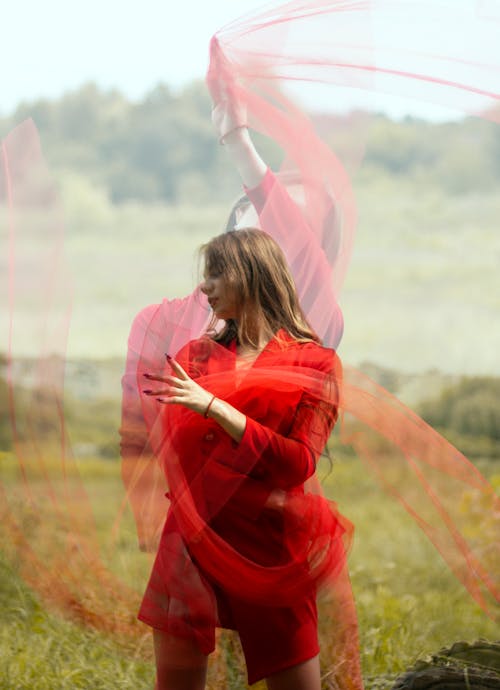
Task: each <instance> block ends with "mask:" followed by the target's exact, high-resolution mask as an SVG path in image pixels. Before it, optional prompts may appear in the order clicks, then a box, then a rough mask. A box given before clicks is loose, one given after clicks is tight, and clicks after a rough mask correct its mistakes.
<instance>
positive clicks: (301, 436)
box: [234, 349, 341, 490]
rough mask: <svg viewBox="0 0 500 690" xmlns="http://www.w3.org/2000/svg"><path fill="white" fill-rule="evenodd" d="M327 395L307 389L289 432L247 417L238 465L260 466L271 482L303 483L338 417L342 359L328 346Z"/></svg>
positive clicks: (238, 449)
mask: <svg viewBox="0 0 500 690" xmlns="http://www.w3.org/2000/svg"><path fill="white" fill-rule="evenodd" d="M324 353H325V358H324V360H323V362H322V369H323V371H322V373H323V375H324V380H323V389H324V391H323V395H322V396H321V397H319V396H316V395H312V394H311V393H308V392H303V394H302V396H301V399H300V402H299V404H298V405H297V408H296V412H295V416H294V420H293V423H292V425H291V428H290V430H289V432H288V433H285V434H283V433H278V432H277V431H276V430H274V429H271V428H270V427H268V426H266V425H265V424H263V423H260V422H257V421H256V420H255V419H252V418H250V417H247V421H246V427H245V431H244V434H243V437H242V439H241V441H240V442H239V444H237V446H236V448H235V456H234V467H235V468H236V469H237V470H238V471H240V472H245V471H250V470H252V469H253V468H258V469H259V470H260V471H261V473H262V474H263V476H265V477H266V478H267V479H268V481H269V482H270V484H271V485H272V486H274V487H276V488H279V489H284V490H289V489H292V488H294V487H297V486H300V485H301V484H303V483H304V482H305V481H306V480H307V479H308V478H309V477H310V476H311V475H312V474H314V472H315V470H316V463H317V461H318V459H319V457H320V455H321V453H322V452H323V450H324V448H325V445H326V443H327V441H328V438H329V436H330V434H331V432H332V429H333V427H334V425H335V422H336V420H337V417H338V401H339V382H340V376H341V372H340V361H339V359H338V358H337V356H336V354H335V352H334V351H333V350H327V349H324Z"/></svg>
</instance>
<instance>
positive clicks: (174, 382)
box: [143, 372, 189, 388]
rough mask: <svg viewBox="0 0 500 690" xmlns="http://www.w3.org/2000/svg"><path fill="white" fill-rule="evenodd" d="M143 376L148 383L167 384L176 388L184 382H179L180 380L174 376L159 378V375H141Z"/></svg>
mask: <svg viewBox="0 0 500 690" xmlns="http://www.w3.org/2000/svg"><path fill="white" fill-rule="evenodd" d="M184 373H185V372H184ZM143 376H144V378H146V379H148V381H159V382H160V383H168V384H170V385H171V386H176V387H177V388H179V387H180V386H182V382H183V380H185V379H183V380H181V379H180V378H177V377H175V376H160V375H159V374H143ZM186 376H187V374H186ZM188 378H189V377H188Z"/></svg>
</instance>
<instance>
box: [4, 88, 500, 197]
mask: <svg viewBox="0 0 500 690" xmlns="http://www.w3.org/2000/svg"><path fill="white" fill-rule="evenodd" d="M210 110H211V103H210V99H209V96H208V93H207V90H206V88H205V85H204V83H203V82H201V81H199V82H198V81H197V82H193V83H191V84H189V85H188V86H186V87H185V88H184V89H183V90H181V91H179V92H173V91H172V90H171V89H170V88H169V87H168V86H167V85H165V84H158V85H157V86H156V87H155V88H154V89H153V90H151V91H150V92H149V93H147V94H146V95H145V96H144V98H143V99H142V100H140V101H139V102H131V101H130V100H128V99H127V98H126V97H125V96H124V95H123V94H121V93H120V92H119V91H117V90H111V91H104V90H101V89H99V88H98V87H97V86H96V85H95V84H92V83H90V84H86V85H83V86H82V87H81V88H79V89H78V90H76V91H73V92H69V93H66V94H64V95H63V96H62V97H61V98H59V99H55V100H48V99H41V100H37V101H34V102H31V103H22V104H20V105H19V106H18V107H17V109H16V110H15V112H14V113H12V114H11V115H9V116H5V117H3V118H0V135H1V136H2V137H3V136H4V135H5V134H6V133H7V132H8V131H9V130H10V129H12V127H13V126H15V124H17V123H19V122H21V121H22V120H23V119H25V118H27V117H33V119H34V121H35V123H36V125H37V127H38V129H39V131H40V134H41V138H42V143H43V147H44V150H45V152H46V155H47V157H48V161H49V165H50V167H51V168H52V169H53V170H55V171H64V170H72V171H77V172H78V174H80V175H82V176H84V177H87V178H89V179H90V180H91V181H92V183H93V184H94V185H95V186H97V187H99V188H103V189H105V190H106V192H107V194H108V195H109V198H110V200H111V201H112V202H113V203H121V202H124V201H127V200H132V199H134V200H139V201H142V202H145V203H148V202H159V201H162V202H167V203H179V202H183V203H189V202H192V203H200V202H207V201H221V200H227V197H228V188H229V189H230V190H231V192H234V193H237V190H238V189H239V188H238V185H237V180H235V176H234V174H233V171H232V170H231V167H230V166H228V165H227V161H226V159H225V156H224V154H223V152H222V151H221V147H219V146H217V145H216V138H215V135H214V132H213V130H212V125H211V122H210ZM359 115H360V117H358V118H357V117H356V113H354V114H353V113H351V114H349V115H346V116H344V117H341V116H338V115H337V116H334V115H325V114H323V115H316V116H315V117H314V119H315V120H316V124H317V126H318V129H320V130H321V132H322V134H323V135H324V136H325V138H326V139H327V141H328V142H329V143H330V144H331V145H332V146H333V148H334V150H335V151H337V152H339V154H340V157H341V159H342V154H343V153H345V152H347V154H348V152H349V150H350V149H351V148H352V147H353V146H354V147H355V146H356V145H357V141H358V139H359V133H360V130H359V126H361V128H362V138H365V137H366V152H365V157H364V167H365V168H366V169H368V170H369V171H371V173H372V174H375V175H377V174H379V175H386V176H406V177H410V178H412V179H414V181H415V183H416V184H432V185H435V186H437V187H439V188H442V189H443V191H444V192H445V193H447V194H463V193H466V192H469V191H472V192H482V191H491V190H492V189H494V188H495V187H496V186H497V185H498V183H499V181H500V135H499V132H498V126H496V125H493V124H492V123H488V122H485V121H483V120H480V119H478V118H472V117H469V118H465V119H463V120H461V121H458V122H447V123H440V124H432V123H429V122H427V121H424V120H419V119H413V118H406V119H405V120H404V121H400V122H394V121H391V120H390V119H388V118H387V117H385V116H383V115H373V116H369V117H367V118H363V116H362V115H361V114H359ZM353 122H357V123H358V124H357V125H356V126H353ZM359 122H361V123H362V124H361V125H359ZM257 143H258V146H259V148H260V149H261V151H262V154H263V156H264V158H265V159H266V160H267V161H269V163H270V164H271V165H277V164H278V162H279V159H280V152H279V151H278V150H277V149H276V148H275V147H273V145H272V144H271V143H270V142H269V141H268V140H266V139H265V138H263V137H257Z"/></svg>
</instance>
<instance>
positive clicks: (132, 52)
mask: <svg viewBox="0 0 500 690" xmlns="http://www.w3.org/2000/svg"><path fill="white" fill-rule="evenodd" d="M455 1H456V3H457V4H459V3H462V2H464V1H465V0H455ZM401 2H404V0H401ZM266 4H268V3H262V2H260V1H259V0H195V1H193V0H185V1H182V0H181V1H179V0H176V1H175V2H173V1H172V0H141V2H140V3H137V2H133V3H132V2H130V0H85V2H75V0H44V1H43V2H40V0H19V1H18V2H17V3H15V2H9V3H7V5H6V7H4V8H3V9H2V10H1V12H0V21H1V25H2V39H1V42H0V75H1V88H0V114H3V115H5V114H8V113H10V112H11V111H12V110H13V109H14V108H15V106H16V105H17V104H18V103H19V102H21V101H23V100H24V101H32V100H35V99H37V98H44V97H45V98H57V97H59V96H60V95H61V94H62V93H64V92H65V91H68V90H72V89H76V88H78V87H79V86H81V85H82V84H84V83H85V82H89V81H93V82H95V83H97V85H98V86H99V87H101V88H105V89H108V88H118V89H119V90H120V91H122V92H123V93H124V94H125V95H126V96H128V97H129V98H131V99H134V100H138V99H140V98H142V96H143V95H144V94H145V93H146V92H147V91H148V90H150V89H151V88H153V87H154V86H155V85H156V84H157V83H158V82H160V81H163V82H165V83H167V84H168V85H170V86H172V87H174V88H178V87H181V86H182V85H184V84H186V83H189V82H190V81H191V80H193V79H196V78H200V79H201V78H203V76H204V73H205V70H206V66H207V61H208V55H207V52H208V44H209V40H210V37H211V36H212V34H213V33H215V31H217V29H219V28H221V27H222V26H223V25H224V24H226V23H228V22H229V21H232V20H234V19H235V18H237V17H238V16H240V15H242V14H245V13H247V12H250V11H252V10H255V9H257V8H259V7H262V6H265V5H266ZM339 98H340V99H341V101H342V102H343V103H344V109H345V110H349V109H350V108H351V107H363V106H364V107H367V108H369V109H372V110H385V111H386V112H388V114H389V115H391V116H393V117H401V116H404V115H405V114H407V113H410V114H413V115H417V116H421V117H427V118H429V119H435V120H439V119H449V118H452V117H454V116H457V114H456V113H454V112H453V111H450V110H446V109H444V108H441V107H438V106H433V105H431V104H424V103H419V102H411V101H408V100H405V99H397V98H394V97H387V98H385V97H381V96H380V95H377V96H374V95H373V94H370V93H362V92H355V91H354V90H352V89H351V90H350V92H346V93H343V94H341V95H340V94H339ZM375 99H376V100H375ZM339 102H340V101H339Z"/></svg>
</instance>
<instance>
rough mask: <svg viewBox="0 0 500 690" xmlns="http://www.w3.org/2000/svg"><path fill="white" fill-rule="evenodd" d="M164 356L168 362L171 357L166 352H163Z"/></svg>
mask: <svg viewBox="0 0 500 690" xmlns="http://www.w3.org/2000/svg"><path fill="white" fill-rule="evenodd" d="M165 357H166V358H167V362H170V360H171V359H172V357H171V356H170V355H169V354H167V353H165Z"/></svg>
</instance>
